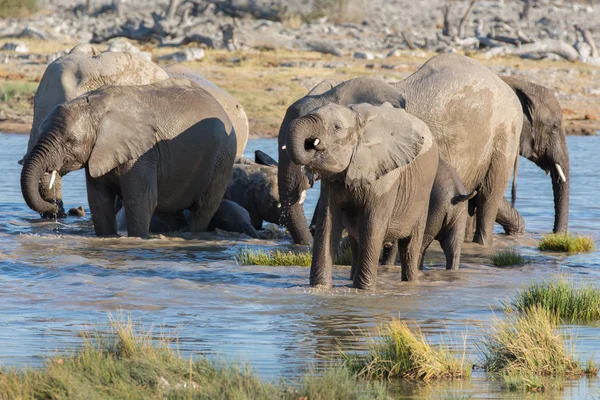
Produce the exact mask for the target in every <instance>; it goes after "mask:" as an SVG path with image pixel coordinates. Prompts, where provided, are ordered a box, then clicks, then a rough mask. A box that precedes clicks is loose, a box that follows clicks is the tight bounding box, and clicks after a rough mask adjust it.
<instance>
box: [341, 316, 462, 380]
mask: <svg viewBox="0 0 600 400" xmlns="http://www.w3.org/2000/svg"><path fill="white" fill-rule="evenodd" d="M378 336H379V337H380V338H381V339H380V340H375V339H373V338H372V337H368V340H369V341H370V345H369V347H370V348H369V352H368V353H367V354H355V353H348V352H344V351H343V352H342V357H343V358H344V360H345V365H346V366H347V367H348V368H349V369H350V370H351V371H355V372H356V373H357V374H358V376H361V377H365V378H369V379H391V378H401V379H407V380H415V381H422V382H431V381H435V380H440V379H461V378H465V377H468V376H470V374H471V369H472V366H471V365H470V364H469V363H468V362H466V361H465V357H464V354H463V357H462V358H460V359H459V358H455V357H454V356H453V355H452V354H451V352H450V351H449V349H447V348H445V347H443V346H441V345H440V346H436V347H434V346H431V345H430V344H429V343H428V342H427V340H426V339H425V337H424V336H423V334H422V333H421V332H420V331H417V332H416V333H413V332H412V331H411V330H410V329H409V328H408V326H407V325H406V323H405V322H403V321H400V320H398V319H393V320H392V321H391V322H390V323H388V324H385V325H383V326H382V327H380V328H379V331H378Z"/></svg>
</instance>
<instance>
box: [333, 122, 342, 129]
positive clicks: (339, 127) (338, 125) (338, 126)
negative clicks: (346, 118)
mask: <svg viewBox="0 0 600 400" xmlns="http://www.w3.org/2000/svg"><path fill="white" fill-rule="evenodd" d="M333 129H335V130H336V131H339V130H340V129H342V127H341V126H340V124H338V123H335V124H333Z"/></svg>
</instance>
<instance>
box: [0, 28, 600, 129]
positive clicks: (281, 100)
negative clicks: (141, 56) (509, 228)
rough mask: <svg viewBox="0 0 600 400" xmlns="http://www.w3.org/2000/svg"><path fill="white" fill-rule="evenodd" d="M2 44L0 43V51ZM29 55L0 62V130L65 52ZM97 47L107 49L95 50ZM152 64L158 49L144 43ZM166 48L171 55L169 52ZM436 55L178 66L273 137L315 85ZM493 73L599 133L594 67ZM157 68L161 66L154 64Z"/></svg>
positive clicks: (396, 72) (395, 71)
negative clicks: (554, 101)
mask: <svg viewBox="0 0 600 400" xmlns="http://www.w3.org/2000/svg"><path fill="white" fill-rule="evenodd" d="M5 41H6V39H3V40H0V47H1V46H2V45H3V43H4V42H5ZM27 44H28V47H29V48H30V49H31V54H30V55H29V56H27V57H24V58H10V59H9V61H8V62H7V63H5V64H0V100H2V101H0V131H3V132H19V133H28V132H29V130H30V128H31V122H32V117H33V96H34V94H35V90H36V88H37V83H38V82H39V81H40V79H41V77H42V75H43V73H44V70H45V68H46V65H47V64H46V62H45V58H44V57H43V55H44V54H48V53H50V52H53V51H60V50H65V48H66V47H68V46H65V45H64V44H60V43H53V42H48V41H45V42H43V43H39V42H35V41H33V40H30V41H28V42H27ZM97 47H99V49H101V50H104V49H105V48H106V47H107V46H106V45H97ZM141 50H144V51H150V52H151V53H152V56H153V59H154V60H155V61H157V60H158V57H160V56H161V55H162V54H163V52H165V51H167V50H164V49H163V48H158V47H156V48H155V47H152V46H146V47H142V48H141ZM171 51H172V50H171ZM434 55H435V53H426V52H422V51H400V52H397V54H396V55H394V56H392V57H388V58H384V59H375V60H371V61H367V60H358V59H354V58H351V57H349V56H348V57H334V56H329V55H324V54H321V53H313V52H292V51H257V50H246V51H240V52H233V53H229V52H227V51H225V50H207V52H206V56H205V57H204V59H202V60H201V61H195V62H186V63H185V65H186V66H187V67H189V68H191V69H193V70H195V71H198V72H199V73H200V74H201V75H203V76H205V77H206V78H208V79H210V80H211V81H213V82H214V83H216V84H217V85H219V86H221V87H222V88H224V89H226V90H227V91H229V92H230V93H231V94H232V95H233V96H235V97H236V98H237V99H238V101H240V103H241V104H242V105H243V106H244V108H245V109H246V113H247V115H248V118H249V120H250V129H251V135H252V136H253V137H272V136H276V135H277V133H278V130H279V125H280V123H281V120H282V119H283V116H284V114H285V110H286V108H287V107H288V106H289V105H290V104H292V103H293V102H294V101H295V100H296V99H298V98H300V97H302V96H303V95H304V94H306V92H307V91H308V90H309V89H310V88H312V87H313V86H314V85H316V84H317V83H319V82H320V81H321V80H323V79H326V78H337V79H349V78H352V77H355V76H360V75H369V76H375V77H380V78H382V79H384V80H387V81H394V80H400V79H403V78H405V77H407V76H408V75H410V74H411V73H412V72H414V71H416V70H417V69H418V68H419V67H420V66H421V65H422V64H423V63H424V62H425V61H426V60H427V59H429V58H430V57H432V56H434ZM481 61H482V62H483V63H484V64H486V65H487V66H488V67H490V68H491V69H493V70H494V71H495V72H497V73H499V74H504V75H513V76H516V77H518V78H521V79H526V80H530V81H533V82H536V83H538V84H541V85H544V86H547V87H550V88H552V89H553V90H554V91H555V93H556V95H557V97H558V99H559V101H560V103H561V105H562V107H563V110H564V114H563V115H564V118H565V127H566V130H567V134H569V135H595V134H596V132H597V131H599V130H600V67H596V66H591V65H587V64H583V63H579V62H574V63H573V62H568V61H544V60H542V61H533V60H524V59H520V58H517V57H497V58H494V59H492V60H489V61H487V60H481ZM158 62H159V64H164V63H161V62H160V61H158Z"/></svg>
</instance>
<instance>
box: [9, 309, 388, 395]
mask: <svg viewBox="0 0 600 400" xmlns="http://www.w3.org/2000/svg"><path fill="white" fill-rule="evenodd" d="M172 341H173V340H171V339H168V338H165V337H158V338H157V337H156V336H155V335H153V333H152V331H147V332H144V331H142V330H141V329H140V327H139V325H137V324H134V323H132V322H131V320H129V319H128V320H123V319H121V320H115V319H111V320H110V326H109V329H108V330H107V331H102V332H101V331H94V332H92V333H87V334H85V335H84V345H83V347H82V348H81V349H80V350H79V351H77V352H75V353H73V354H71V355H65V356H55V357H53V358H50V359H48V360H47V361H46V362H45V365H44V366H43V367H41V368H38V369H28V370H24V371H18V370H16V369H0V393H2V395H0V397H1V398H9V399H13V398H27V399H60V398H62V399H66V398H81V399H105V398H115V399H116V398H119V399H166V398H168V399H188V398H190V399H191V398H194V399H216V400H218V399H223V400H225V399H266V400H269V399H273V400H275V399H284V400H297V399H299V398H303V397H307V398H310V399H311V400H312V399H315V400H325V399H333V400H336V399H339V400H342V399H356V400H359V399H361V400H362V399H364V400H366V399H385V398H389V396H388V395H387V393H386V388H385V386H384V385H382V384H370V383H363V382H360V381H359V380H358V378H357V377H356V376H355V375H354V374H352V373H351V372H349V371H348V370H346V369H343V368H341V367H336V368H331V369H328V370H326V371H324V372H323V374H322V375H320V376H319V375H317V374H315V373H311V374H309V375H307V376H305V378H304V380H303V382H302V384H300V385H298V386H286V385H284V384H279V385H273V384H270V383H265V382H263V381H262V380H261V379H260V378H258V377H257V376H256V375H255V374H253V373H252V372H251V371H250V370H249V369H248V368H245V367H243V366H240V365H237V364H227V363H224V362H216V361H211V360H209V359H207V358H206V357H201V358H199V359H197V360H193V359H191V358H190V359H185V358H183V357H182V356H181V355H180V354H179V353H178V352H177V351H175V350H173V349H172V348H171V343H172Z"/></svg>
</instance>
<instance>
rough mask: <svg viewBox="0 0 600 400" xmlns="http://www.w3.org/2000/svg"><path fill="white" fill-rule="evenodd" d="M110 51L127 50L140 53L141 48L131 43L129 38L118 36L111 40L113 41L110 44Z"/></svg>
mask: <svg viewBox="0 0 600 400" xmlns="http://www.w3.org/2000/svg"><path fill="white" fill-rule="evenodd" d="M108 51H113V52H116V51H125V52H128V53H139V52H140V49H138V48H137V47H136V46H134V45H133V44H131V43H129V42H128V41H127V40H124V39H120V38H118V39H115V40H113V41H111V43H110V44H109V45H108Z"/></svg>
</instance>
